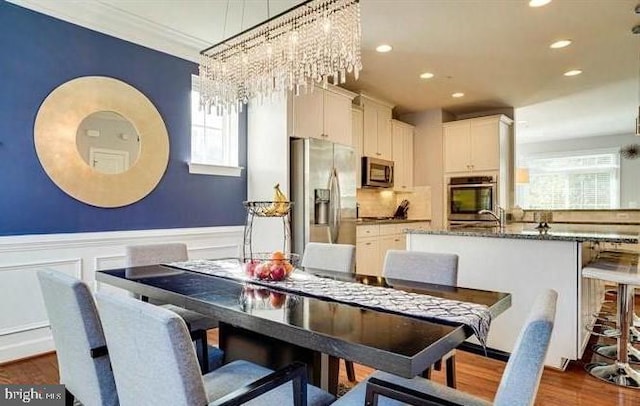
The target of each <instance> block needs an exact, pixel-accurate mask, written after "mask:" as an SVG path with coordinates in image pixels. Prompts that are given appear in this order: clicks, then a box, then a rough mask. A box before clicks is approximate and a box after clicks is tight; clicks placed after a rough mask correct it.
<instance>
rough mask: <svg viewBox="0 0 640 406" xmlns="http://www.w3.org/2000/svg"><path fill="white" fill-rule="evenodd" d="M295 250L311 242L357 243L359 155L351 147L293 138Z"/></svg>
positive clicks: (293, 232) (292, 193)
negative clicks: (357, 172) (357, 157)
mask: <svg viewBox="0 0 640 406" xmlns="http://www.w3.org/2000/svg"><path fill="white" fill-rule="evenodd" d="M290 151H291V160H290V171H291V173H290V177H289V179H290V180H291V184H290V185H289V186H290V188H289V193H290V195H291V200H292V201H293V202H294V205H293V208H292V219H291V222H292V240H293V241H292V248H293V249H292V252H295V253H297V254H302V253H303V252H304V247H305V246H306V244H307V243H308V242H327V243H339V244H354V245H355V243H356V155H355V152H354V150H353V148H352V147H350V146H345V145H340V144H334V143H332V142H329V141H325V140H320V139H315V138H309V139H303V138H292V139H291V148H290Z"/></svg>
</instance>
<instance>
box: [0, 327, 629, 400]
mask: <svg viewBox="0 0 640 406" xmlns="http://www.w3.org/2000/svg"><path fill="white" fill-rule="evenodd" d="M209 338H210V341H211V342H212V343H215V342H217V338H218V337H217V333H216V331H211V332H210V333H209ZM586 359H591V355H590V354H587V355H586ZM456 365H457V377H458V389H460V390H462V391H465V392H468V393H472V394H474V395H476V396H479V397H481V398H484V399H487V400H492V399H493V396H494V394H495V392H496V390H497V388H498V383H499V382H500V378H501V376H502V371H503V370H504V365H505V364H504V363H503V362H500V361H496V360H492V359H488V358H485V357H482V356H478V355H474V354H469V353H465V352H462V351H458V352H457V355H456ZM371 371H372V370H371V369H370V368H367V367H365V366H359V365H356V376H357V379H358V380H362V379H364V378H365V377H366V376H367V375H368V374H370V373H371ZM433 379H434V380H436V381H438V382H441V383H444V374H443V372H438V371H434V372H433ZM57 382H58V368H57V362H56V357H55V354H46V355H42V356H39V357H36V358H31V359H27V360H23V361H19V362H14V363H10V364H5V365H2V366H0V384H11V383H22V384H27V383H28V384H50V383H57ZM340 382H341V383H343V384H344V385H347V386H349V385H351V384H349V383H348V381H347V377H346V374H345V373H344V371H343V370H341V376H340ZM536 405H540V406H556V405H557V406H564V405H589V406H599V405H602V406H605V405H606V406H613V405H618V406H623V405H624V406H630V405H640V389H625V388H618V387H616V386H614V385H609V384H606V383H604V382H600V381H598V380H596V379H594V378H592V377H590V376H589V375H587V374H586V373H585V372H584V369H583V364H582V361H578V362H572V363H571V364H569V367H568V368H567V371H565V372H560V371H556V370H552V369H545V371H544V373H543V375H542V383H541V385H540V391H539V392H538V398H537V401H536Z"/></svg>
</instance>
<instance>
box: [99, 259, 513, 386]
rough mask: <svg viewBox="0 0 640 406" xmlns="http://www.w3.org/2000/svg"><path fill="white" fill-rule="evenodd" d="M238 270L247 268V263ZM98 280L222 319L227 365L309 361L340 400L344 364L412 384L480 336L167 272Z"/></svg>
mask: <svg viewBox="0 0 640 406" xmlns="http://www.w3.org/2000/svg"><path fill="white" fill-rule="evenodd" d="M226 262H227V263H228V262H229V260H228V259H227V260H226ZM237 264H238V265H237V266H238V267H239V268H240V267H241V266H242V263H241V262H240V261H237ZM303 271H304V272H309V273H313V274H315V275H317V276H321V277H326V278H332V279H339V280H345V281H356V282H359V283H362V284H366V285H375V286H388V287H393V288H394V289H400V290H404V291H410V292H415V293H420V294H426V295H431V296H436V297H442V298H446V299H453V300H459V301H463V302H471V303H476V304H482V305H486V306H487V307H488V309H489V311H490V313H491V316H492V318H495V317H497V316H498V315H500V314H501V313H502V312H504V311H505V310H507V309H508V308H509V307H510V306H511V295H510V294H508V293H502V292H492V291H485V290H477V289H468V288H458V287H451V286H442V285H433V284H425V283H417V282H409V281H398V280H394V281H391V280H385V279H384V278H379V277H370V276H362V275H350V274H344V273H332V272H327V271H319V270H301V269H298V270H296V272H303ZM96 279H97V281H98V282H100V283H106V284H109V285H112V286H115V287H118V288H121V289H125V290H127V291H129V292H133V293H134V294H136V295H139V296H142V297H145V298H149V299H150V300H151V301H154V302H162V303H171V304H174V305H177V306H181V307H184V308H187V309H190V310H194V311H197V312H199V313H202V314H204V315H207V316H210V317H213V318H216V319H218V320H219V321H220V327H219V345H220V347H221V349H222V350H224V352H225V362H230V361H232V360H235V359H247V360H251V361H253V362H257V363H259V364H262V365H265V366H268V367H271V368H274V369H277V368H280V367H283V366H285V365H287V364H288V363H290V362H292V361H295V360H298V361H302V362H305V363H307V365H308V366H309V367H308V373H309V381H310V382H313V383H314V384H316V385H318V386H321V387H323V388H324V389H327V390H329V391H330V392H332V393H334V394H335V393H336V392H337V387H338V369H339V360H340V358H343V359H346V360H350V361H353V362H356V363H358V364H363V365H367V366H370V367H372V368H375V369H379V370H383V371H386V372H389V373H393V374H396V375H399V376H403V377H407V378H410V377H413V376H416V375H419V374H420V373H422V372H423V371H424V370H425V369H426V368H428V367H429V366H430V365H432V364H433V363H434V362H436V361H438V360H439V359H440V358H441V357H442V356H443V355H445V354H447V353H448V352H449V351H451V350H453V349H455V348H456V347H458V346H459V345H460V344H462V343H463V342H464V341H465V340H466V339H467V338H469V337H470V336H471V335H472V334H473V332H472V330H471V328H469V327H467V326H464V325H460V324H456V323H450V322H443V321H438V320H426V319H424V318H421V317H415V316H408V315H402V314H397V313H393V312H388V311H383V310H379V309H372V308H365V307H362V306H359V305H353V304H347V303H340V302H336V301H333V300H330V299H328V298H322V297H312V296H303V295H299V294H293V293H290V292H286V291H282V290H279V289H277V288H273V287H264V286H257V285H254V284H252V283H250V282H247V281H238V280H232V279H228V278H224V277H219V276H213V275H208V274H203V273H199V272H193V271H189V270H185V269H180V268H176V267H172V266H166V265H152V266H143V267H133V268H126V269H114V270H104V271H97V272H96Z"/></svg>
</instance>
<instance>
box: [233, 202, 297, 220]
mask: <svg viewBox="0 0 640 406" xmlns="http://www.w3.org/2000/svg"><path fill="white" fill-rule="evenodd" d="M242 204H243V205H244V207H245V208H246V209H247V213H249V214H251V215H254V216H258V217H284V216H286V215H287V214H289V212H290V211H291V206H293V202H288V201H261V202H257V201H256V202H243V203H242Z"/></svg>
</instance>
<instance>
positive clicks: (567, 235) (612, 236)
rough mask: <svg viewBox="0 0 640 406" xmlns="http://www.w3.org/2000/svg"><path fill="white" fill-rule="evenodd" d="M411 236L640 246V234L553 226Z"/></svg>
mask: <svg viewBox="0 0 640 406" xmlns="http://www.w3.org/2000/svg"><path fill="white" fill-rule="evenodd" d="M406 232H407V233H409V234H432V235H457V236H465V237H490V238H514V239H521V240H551V241H576V242H584V241H593V242H608V243H618V244H638V241H639V239H638V234H622V233H615V232H600V231H575V230H570V229H566V228H562V227H561V226H555V225H552V226H551V228H550V229H548V230H547V231H546V232H540V231H538V230H537V229H535V228H533V227H530V226H523V225H518V224H514V225H508V226H507V227H506V228H505V229H504V230H500V229H498V228H497V227H463V228H456V229H439V230H438V229H434V230H412V229H408V230H407V231H406Z"/></svg>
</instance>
